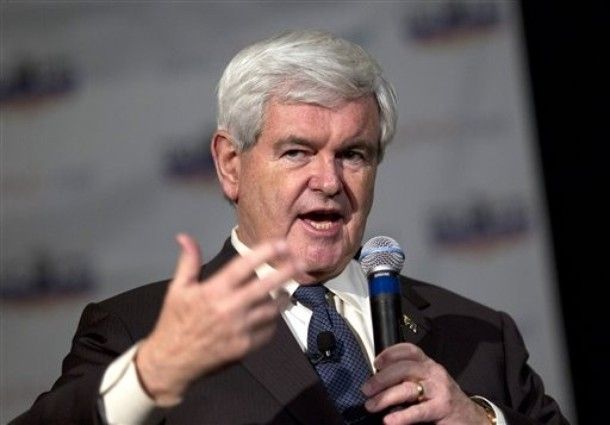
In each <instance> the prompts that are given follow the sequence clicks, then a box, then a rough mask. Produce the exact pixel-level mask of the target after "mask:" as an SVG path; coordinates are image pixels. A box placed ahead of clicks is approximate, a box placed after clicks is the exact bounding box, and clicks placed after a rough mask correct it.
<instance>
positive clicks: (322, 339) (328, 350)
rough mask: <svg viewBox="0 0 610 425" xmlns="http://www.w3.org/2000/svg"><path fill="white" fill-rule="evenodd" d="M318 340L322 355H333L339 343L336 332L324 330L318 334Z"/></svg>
mask: <svg viewBox="0 0 610 425" xmlns="http://www.w3.org/2000/svg"><path fill="white" fill-rule="evenodd" d="M316 342H317V343H318V351H319V352H320V354H321V355H322V357H324V358H326V359H329V358H330V357H331V356H332V355H333V351H334V350H335V346H336V345H337V340H336V339H335V334H334V333H332V332H331V331H322V332H320V333H319V334H318V336H317V338H316Z"/></svg>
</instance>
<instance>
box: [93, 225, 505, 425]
mask: <svg viewBox="0 0 610 425" xmlns="http://www.w3.org/2000/svg"><path fill="white" fill-rule="evenodd" d="M236 229H237V227H235V228H233V230H232V231H231V243H232V244H233V247H234V248H235V250H236V251H237V252H238V253H239V254H240V255H245V254H247V253H248V252H249V251H250V248H248V247H247V246H246V245H244V244H243V243H242V242H241V241H240V240H239V238H238V237H237V232H236ZM273 270H274V269H273V268H272V267H271V266H269V265H268V264H263V265H261V266H259V267H258V268H257V269H256V275H257V276H258V277H259V278H260V277H263V276H265V275H267V274H268V273H271V272H273ZM298 286H299V284H298V283H297V282H295V281H294V280H290V281H288V282H287V283H286V284H285V285H284V286H283V290H285V291H287V292H288V294H289V295H291V296H292V294H293V293H294V291H296V289H297V287H298ZM324 286H326V287H327V288H328V289H329V291H330V292H331V293H332V294H333V299H334V301H335V307H336V308H337V311H338V312H339V314H341V316H343V317H344V318H345V319H346V321H347V322H348V323H349V325H350V327H351V329H352V330H353V331H354V333H355V336H356V338H357V339H358V340H359V342H360V344H361V346H362V347H363V348H364V350H365V351H366V357H367V358H368V360H369V363H370V364H371V366H372V364H373V360H374V358H375V353H374V345H373V323H372V320H371V307H370V303H369V295H368V283H367V280H366V277H365V276H364V274H363V273H362V270H361V268H360V265H359V264H358V263H357V262H356V261H354V260H352V261H350V263H349V264H348V265H347V267H346V268H345V270H343V272H342V273H341V274H340V275H338V276H336V277H335V278H333V279H331V280H329V281H327V282H326V283H325V284H324ZM271 296H272V297H276V296H277V293H271ZM281 315H282V318H283V319H284V321H285V322H286V324H287V325H288V328H289V329H290V331H291V332H292V334H293V335H294V337H295V339H296V340H297V342H298V343H299V345H300V346H301V349H302V350H303V351H305V350H306V349H307V329H308V327H309V320H310V319H311V316H312V311H311V310H310V309H308V308H307V307H305V306H304V305H302V304H301V303H299V302H294V303H291V304H289V305H288V306H287V307H286V309H285V310H284V311H282V312H281ZM137 348H138V344H135V345H134V346H133V347H131V348H130V349H129V350H127V351H126V352H125V353H124V354H123V355H121V356H120V357H118V358H117V359H116V360H115V361H113V362H112V363H111V364H110V365H109V366H108V369H106V372H105V373H104V377H103V379H102V383H101V385H100V396H101V398H100V400H101V403H100V412H101V414H102V416H103V417H104V418H105V420H106V422H107V423H108V424H112V425H153V424H157V423H158V422H159V421H160V419H161V417H162V412H163V411H162V409H160V408H159V406H157V405H156V404H155V402H154V400H152V399H151V398H150V397H149V396H148V394H146V392H145V391H144V389H143V388H142V385H141V384H140V380H139V378H138V375H137V371H136V367H135V361H134V358H135V354H136V351H137ZM487 401H488V402H489V400H487ZM490 404H491V406H492V407H493V409H494V412H495V413H496V417H497V425H506V421H505V419H504V415H503V414H502V411H501V410H500V409H498V408H497V407H496V406H495V405H494V404H493V403H491V402H490Z"/></svg>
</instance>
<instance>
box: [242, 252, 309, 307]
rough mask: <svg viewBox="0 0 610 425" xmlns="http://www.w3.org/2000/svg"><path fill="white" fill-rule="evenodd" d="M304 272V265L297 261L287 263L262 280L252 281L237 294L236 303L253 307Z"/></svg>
mask: <svg viewBox="0 0 610 425" xmlns="http://www.w3.org/2000/svg"><path fill="white" fill-rule="evenodd" d="M300 270H302V264H301V263H300V262H297V261H287V262H285V263H284V264H283V265H282V266H281V267H280V268H279V269H278V270H276V271H274V272H272V273H269V274H268V275H266V276H265V277H263V278H262V279H256V278H254V279H251V281H250V282H248V283H247V284H245V285H244V286H243V287H242V288H240V290H239V291H238V292H237V293H236V294H235V302H239V303H244V304H245V305H249V306H251V305H253V304H256V303H258V302H260V301H262V300H266V299H267V297H269V292H271V291H274V290H276V289H278V288H280V287H281V286H282V285H284V284H285V283H286V282H287V281H289V280H290V279H291V278H292V277H294V275H295V274H296V273H298V272H299V271H300Z"/></svg>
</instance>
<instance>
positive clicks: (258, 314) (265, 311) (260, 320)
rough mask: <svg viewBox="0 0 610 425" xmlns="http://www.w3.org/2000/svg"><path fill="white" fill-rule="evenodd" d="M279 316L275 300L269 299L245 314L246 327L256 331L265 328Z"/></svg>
mask: <svg viewBox="0 0 610 425" xmlns="http://www.w3.org/2000/svg"><path fill="white" fill-rule="evenodd" d="M279 315H280V309H279V308H278V304H277V303H276V302H275V300H272V299H271V298H269V301H268V302H265V303H262V304H260V305H259V306H257V307H255V308H251V309H250V310H249V311H248V312H247V313H246V322H247V326H248V327H249V328H250V329H257V328H259V327H262V326H265V325H266V324H268V323H270V322H274V321H275V320H277V318H278V316H279Z"/></svg>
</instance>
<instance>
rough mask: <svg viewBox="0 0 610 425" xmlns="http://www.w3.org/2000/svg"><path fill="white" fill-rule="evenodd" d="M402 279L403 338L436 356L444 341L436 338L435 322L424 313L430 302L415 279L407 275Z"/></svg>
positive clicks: (429, 354)
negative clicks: (418, 288) (417, 287)
mask: <svg viewBox="0 0 610 425" xmlns="http://www.w3.org/2000/svg"><path fill="white" fill-rule="evenodd" d="M400 280H401V291H402V294H401V295H402V299H401V308H402V317H401V318H400V321H401V323H400V330H401V336H402V340H403V342H410V343H413V344H415V345H417V346H419V347H420V348H421V349H422V350H423V351H424V352H425V353H426V355H428V356H429V357H432V358H436V357H437V354H438V353H440V352H441V349H442V341H441V339H440V338H436V333H435V330H434V327H433V324H432V322H431V321H430V319H429V318H428V317H426V315H425V314H424V310H425V309H426V308H428V307H429V306H430V302H429V301H428V300H426V299H425V298H423V297H422V296H421V295H420V294H419V293H418V292H417V290H416V289H415V287H416V282H415V281H414V280H412V279H410V278H408V277H405V276H400Z"/></svg>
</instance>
